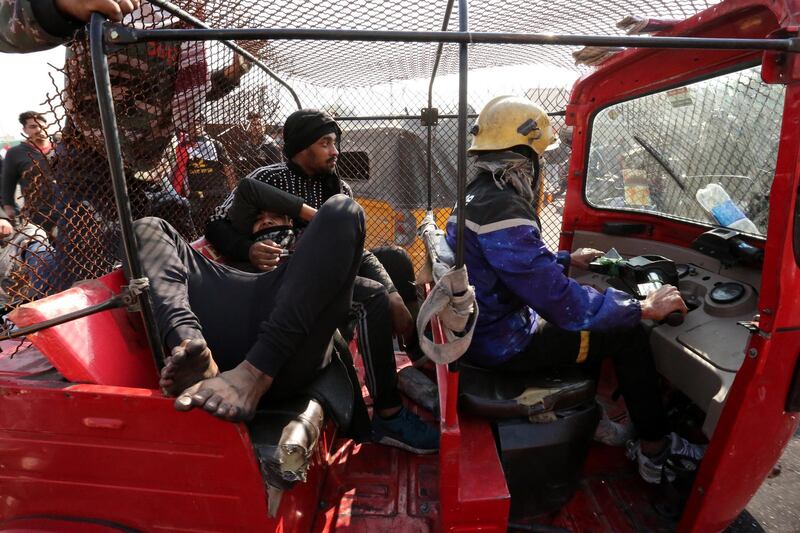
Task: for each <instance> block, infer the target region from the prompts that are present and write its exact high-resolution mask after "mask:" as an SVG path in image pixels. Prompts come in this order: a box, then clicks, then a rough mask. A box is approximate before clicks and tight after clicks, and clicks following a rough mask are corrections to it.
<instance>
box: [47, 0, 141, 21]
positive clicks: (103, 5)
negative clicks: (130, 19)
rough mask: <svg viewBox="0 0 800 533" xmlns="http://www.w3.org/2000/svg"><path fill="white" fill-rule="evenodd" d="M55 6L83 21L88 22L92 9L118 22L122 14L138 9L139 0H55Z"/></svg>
mask: <svg viewBox="0 0 800 533" xmlns="http://www.w3.org/2000/svg"><path fill="white" fill-rule="evenodd" d="M56 8H58V10H59V11H60V12H62V13H63V14H65V15H69V16H71V17H73V18H76V19H78V20H80V21H83V22H89V17H90V16H91V15H92V12H94V11H96V12H98V13H101V14H103V15H105V16H106V17H108V18H110V19H111V20H114V21H116V22H119V21H121V20H122V17H123V16H125V15H127V14H128V13H132V12H134V11H136V10H137V9H139V0H119V1H115V0H56Z"/></svg>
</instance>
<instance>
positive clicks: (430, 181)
mask: <svg viewBox="0 0 800 533" xmlns="http://www.w3.org/2000/svg"><path fill="white" fill-rule="evenodd" d="M453 1H454V0H448V2H447V9H446V10H445V12H444V21H443V22H442V31H447V26H449V25H450V14H451V13H452V12H453ZM443 48H444V43H439V46H438V47H437V48H436V60H435V61H434V62H433V71H432V72H431V82H430V84H428V110H429V111H428V112H429V113H430V109H431V108H433V82H434V80H435V79H436V73H437V72H438V71H439V61H441V59H442V49H443ZM427 130H428V205H427V211H431V210H432V209H433V125H432V124H431V121H430V114H429V115H428V128H427Z"/></svg>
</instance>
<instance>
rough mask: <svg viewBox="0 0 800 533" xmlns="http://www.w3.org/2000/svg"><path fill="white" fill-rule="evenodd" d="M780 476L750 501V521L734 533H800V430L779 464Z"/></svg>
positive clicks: (740, 524)
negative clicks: (759, 532) (762, 532)
mask: <svg viewBox="0 0 800 533" xmlns="http://www.w3.org/2000/svg"><path fill="white" fill-rule="evenodd" d="M778 465H779V467H780V474H779V475H777V476H775V477H773V478H772V479H767V480H766V481H765V482H764V484H763V485H762V486H761V488H760V489H759V491H758V492H757V493H756V495H755V496H754V497H753V499H752V500H751V501H750V505H749V506H748V507H747V511H748V512H749V513H750V515H751V516H752V519H751V520H746V519H742V520H740V521H739V522H738V523H737V524H736V526H735V527H734V528H731V530H730V531H731V533H734V532H735V533H740V532H756V531H767V532H769V533H798V532H800V430H798V432H797V433H795V436H794V438H793V439H792V440H791V441H790V442H789V445H788V446H787V447H786V450H785V451H784V452H783V457H781V460H780V461H778Z"/></svg>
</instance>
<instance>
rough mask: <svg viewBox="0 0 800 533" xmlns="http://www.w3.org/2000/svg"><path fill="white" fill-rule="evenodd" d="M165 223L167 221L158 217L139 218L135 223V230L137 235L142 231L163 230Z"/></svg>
mask: <svg viewBox="0 0 800 533" xmlns="http://www.w3.org/2000/svg"><path fill="white" fill-rule="evenodd" d="M165 223H166V221H165V220H164V219H162V218H158V217H144V218H139V219H136V220H134V221H133V230H134V231H135V232H136V233H140V232H142V231H152V230H154V229H156V228H158V229H161V228H163V227H164V226H163V225H164V224H165Z"/></svg>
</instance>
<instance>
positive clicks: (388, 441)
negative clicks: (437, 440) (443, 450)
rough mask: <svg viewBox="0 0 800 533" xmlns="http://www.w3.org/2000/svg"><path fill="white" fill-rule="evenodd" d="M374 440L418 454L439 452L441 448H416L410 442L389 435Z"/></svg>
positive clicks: (377, 442)
mask: <svg viewBox="0 0 800 533" xmlns="http://www.w3.org/2000/svg"><path fill="white" fill-rule="evenodd" d="M374 442H375V443H376V444H382V445H384V446H391V447H393V448H400V449H401V450H405V451H407V452H411V453H414V454H417V455H433V454H435V453H439V448H431V449H424V448H414V447H413V446H411V445H410V444H407V443H405V442H403V441H399V440H397V439H393V438H392V437H388V436H384V437H381V438H380V439H379V440H376V441H374Z"/></svg>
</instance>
